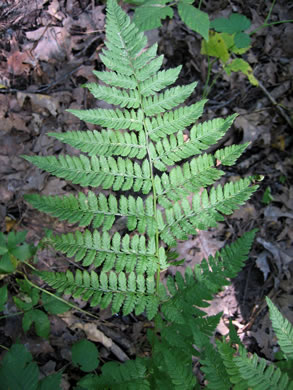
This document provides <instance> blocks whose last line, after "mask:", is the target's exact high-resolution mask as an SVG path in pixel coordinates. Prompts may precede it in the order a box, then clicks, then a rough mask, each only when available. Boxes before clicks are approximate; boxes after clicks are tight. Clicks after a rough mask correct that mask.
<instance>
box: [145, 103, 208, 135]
mask: <svg viewBox="0 0 293 390" xmlns="http://www.w3.org/2000/svg"><path fill="white" fill-rule="evenodd" d="M205 103H206V100H201V101H200V102H198V103H195V104H193V105H191V106H188V107H180V108H177V109H176V110H174V111H170V112H167V113H165V114H164V115H162V116H157V117H154V118H151V119H149V118H146V123H145V126H146V131H147V132H148V135H149V136H150V138H151V139H152V140H153V141H158V140H159V138H163V137H165V136H166V135H167V134H169V135H170V134H173V133H176V132H177V131H180V130H183V129H185V128H186V127H187V126H189V125H191V124H192V123H194V122H195V121H196V120H197V119H198V118H199V117H200V116H201V114H202V112H203V107H204V104H205Z"/></svg>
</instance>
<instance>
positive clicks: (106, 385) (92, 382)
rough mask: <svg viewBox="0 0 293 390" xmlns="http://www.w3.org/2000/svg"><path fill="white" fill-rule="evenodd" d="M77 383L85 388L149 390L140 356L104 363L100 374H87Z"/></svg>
mask: <svg viewBox="0 0 293 390" xmlns="http://www.w3.org/2000/svg"><path fill="white" fill-rule="evenodd" d="M78 385H79V386H81V388H83V389H87V390H105V389H111V390H151V387H150V383H149V381H148V378H147V367H146V362H145V361H144V360H143V359H141V358H137V359H136V360H128V361H126V362H125V363H123V364H120V363H116V362H110V363H106V364H104V365H103V367H102V374H101V375H99V376H97V375H87V376H85V377H84V378H82V379H81V380H80V381H79V382H78Z"/></svg>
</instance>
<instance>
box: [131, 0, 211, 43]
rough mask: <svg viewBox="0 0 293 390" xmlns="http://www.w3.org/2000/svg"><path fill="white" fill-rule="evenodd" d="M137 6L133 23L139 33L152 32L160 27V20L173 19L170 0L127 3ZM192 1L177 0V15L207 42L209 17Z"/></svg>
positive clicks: (144, 0) (145, 0) (172, 3)
mask: <svg viewBox="0 0 293 390" xmlns="http://www.w3.org/2000/svg"><path fill="white" fill-rule="evenodd" d="M128 3H134V4H137V5H138V6H137V7H136V8H135V14H134V18H133V21H134V23H135V24H136V25H137V26H138V27H139V29H140V30H141V31H146V30H152V29H154V28H157V27H160V26H161V24H162V22H161V19H166V18H167V17H169V18H170V19H171V18H173V15H174V12H173V9H172V6H173V5H174V2H171V1H170V0H143V1H128ZM192 3H193V0H179V1H176V3H175V4H177V6H178V13H179V15H180V17H181V19H182V20H183V22H184V23H185V24H186V25H187V26H188V27H190V28H191V29H192V30H194V31H196V32H197V33H199V34H200V35H201V36H202V37H203V38H204V39H206V40H208V32H209V25H210V21H209V16H208V14H207V13H205V12H203V11H201V10H200V9H199V8H196V7H194V6H193V5H192Z"/></svg>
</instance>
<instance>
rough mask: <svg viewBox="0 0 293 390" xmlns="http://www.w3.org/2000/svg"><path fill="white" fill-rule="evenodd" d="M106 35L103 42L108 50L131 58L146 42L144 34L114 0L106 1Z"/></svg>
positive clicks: (122, 56)
mask: <svg viewBox="0 0 293 390" xmlns="http://www.w3.org/2000/svg"><path fill="white" fill-rule="evenodd" d="M106 36H107V40H106V42H105V44H106V47H107V48H108V49H109V52H111V53H115V54H116V55H120V57H121V58H125V57H126V58H129V59H131V60H132V59H134V58H135V57H137V55H138V54H139V53H140V52H141V51H142V50H143V49H144V48H145V46H146V44H147V38H146V36H145V35H144V34H143V33H141V32H139V31H138V29H137V27H136V26H135V24H134V23H131V21H130V18H129V16H128V15H127V14H126V13H125V12H123V11H122V9H121V8H120V7H119V6H118V4H117V3H116V2H115V1H109V2H108V6H107V23H106ZM130 65H131V64H130Z"/></svg>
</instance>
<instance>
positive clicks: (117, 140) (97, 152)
mask: <svg viewBox="0 0 293 390" xmlns="http://www.w3.org/2000/svg"><path fill="white" fill-rule="evenodd" d="M48 135H49V136H51V137H55V138H57V139H58V140H59V141H62V142H64V143H66V144H68V145H71V146H73V147H74V148H76V149H79V150H81V151H82V152H84V153H87V154H88V155H89V156H106V157H109V156H123V157H129V158H134V157H135V158H137V159H142V158H144V157H145V156H146V153H147V148H146V144H145V137H144V134H143V133H142V132H140V133H139V134H138V135H136V134H135V133H134V132H131V133H127V132H125V133H122V132H121V131H115V130H107V131H106V130H102V131H96V130H94V131H89V130H88V131H68V132H66V133H48Z"/></svg>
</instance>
